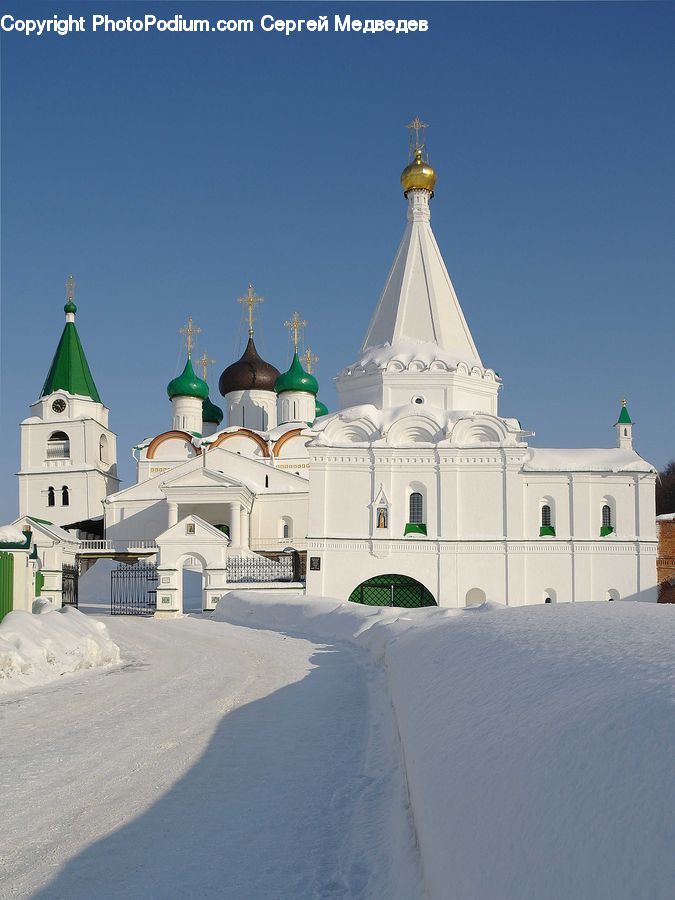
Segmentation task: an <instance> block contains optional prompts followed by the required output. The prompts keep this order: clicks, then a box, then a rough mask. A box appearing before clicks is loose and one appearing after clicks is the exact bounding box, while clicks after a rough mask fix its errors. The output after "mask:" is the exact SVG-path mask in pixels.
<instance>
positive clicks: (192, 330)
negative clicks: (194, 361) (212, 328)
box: [178, 316, 202, 356]
mask: <svg viewBox="0 0 675 900" xmlns="http://www.w3.org/2000/svg"><path fill="white" fill-rule="evenodd" d="M178 331H179V333H180V334H184V335H185V340H186V341H187V352H188V356H192V345H193V343H194V335H195V334H201V333H202V330H201V328H197V327H196V326H195V325H193V324H192V316H188V320H187V325H185V326H183V328H179V329H178Z"/></svg>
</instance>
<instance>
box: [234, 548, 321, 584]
mask: <svg viewBox="0 0 675 900" xmlns="http://www.w3.org/2000/svg"><path fill="white" fill-rule="evenodd" d="M227 580H228V581H229V582H235V583H237V584H254V583H270V582H302V581H304V580H305V554H304V553H299V552H298V551H297V550H293V551H291V552H285V553H274V552H270V553H266V554H264V555H263V554H262V553H259V554H256V555H255V556H229V557H228V560H227Z"/></svg>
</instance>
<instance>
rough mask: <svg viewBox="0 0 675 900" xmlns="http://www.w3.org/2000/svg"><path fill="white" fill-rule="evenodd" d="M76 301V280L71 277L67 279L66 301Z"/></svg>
mask: <svg viewBox="0 0 675 900" xmlns="http://www.w3.org/2000/svg"><path fill="white" fill-rule="evenodd" d="M74 299H75V279H74V278H73V276H72V275H69V276H68V278H67V279H66V300H68V301H69V302H70V303H72V301H73V300H74Z"/></svg>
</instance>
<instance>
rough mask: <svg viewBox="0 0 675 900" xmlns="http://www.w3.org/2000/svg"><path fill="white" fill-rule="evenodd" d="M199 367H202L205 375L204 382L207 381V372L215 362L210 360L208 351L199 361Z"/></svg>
mask: <svg viewBox="0 0 675 900" xmlns="http://www.w3.org/2000/svg"><path fill="white" fill-rule="evenodd" d="M198 362H199V365H200V366H201V367H202V372H203V373H204V381H206V370H207V369H208V367H209V366H210V365H211V364H212V363H214V362H215V359H209V354H208V353H207V352H206V350H205V351H204V352H203V353H202V355H201V356H200V357H199V359H198Z"/></svg>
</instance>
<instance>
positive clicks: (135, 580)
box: [110, 562, 158, 616]
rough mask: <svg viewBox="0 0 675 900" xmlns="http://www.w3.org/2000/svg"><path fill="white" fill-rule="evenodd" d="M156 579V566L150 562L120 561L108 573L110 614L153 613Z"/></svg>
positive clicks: (155, 600)
mask: <svg viewBox="0 0 675 900" xmlns="http://www.w3.org/2000/svg"><path fill="white" fill-rule="evenodd" d="M157 581H158V578H157V567H156V566H153V565H151V564H150V563H140V562H139V563H136V565H133V566H130V565H127V564H126V563H120V564H119V565H118V566H117V568H116V569H113V570H112V572H111V573H110V615H111V616H152V615H154V612H155V610H156V609H157Z"/></svg>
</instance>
